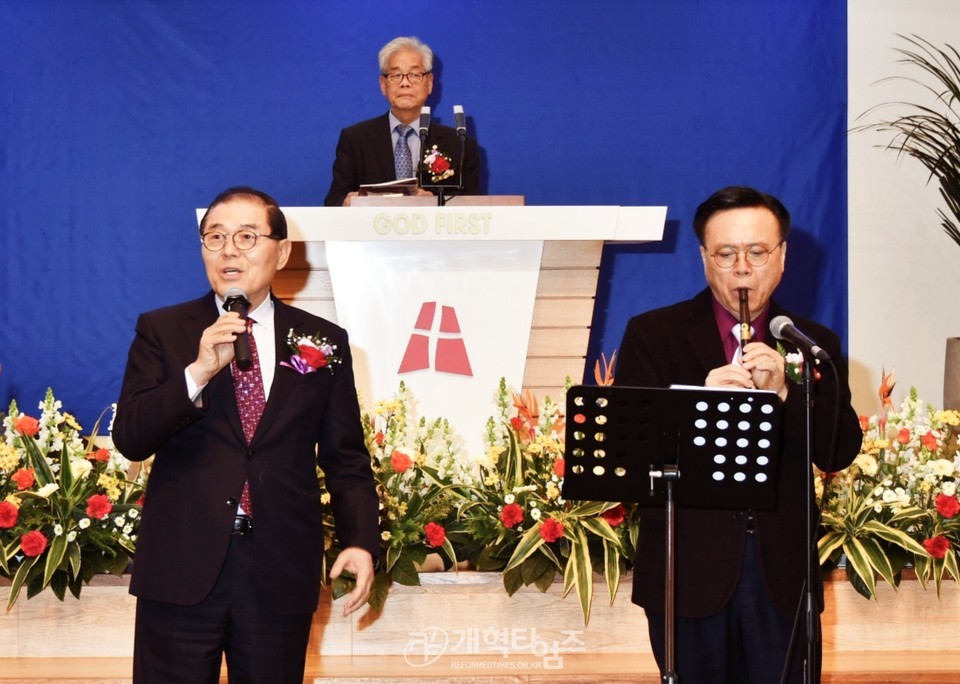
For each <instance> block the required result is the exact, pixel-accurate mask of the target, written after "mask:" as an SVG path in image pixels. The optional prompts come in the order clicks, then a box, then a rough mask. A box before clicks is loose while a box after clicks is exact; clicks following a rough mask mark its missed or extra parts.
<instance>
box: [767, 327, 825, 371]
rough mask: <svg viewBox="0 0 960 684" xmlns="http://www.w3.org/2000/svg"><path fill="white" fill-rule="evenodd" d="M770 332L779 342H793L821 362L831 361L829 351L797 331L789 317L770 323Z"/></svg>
mask: <svg viewBox="0 0 960 684" xmlns="http://www.w3.org/2000/svg"><path fill="white" fill-rule="evenodd" d="M770 332H771V333H772V334H773V336H774V337H776V338H777V339H778V340H786V341H787V342H792V343H793V344H795V345H797V346H798V347H800V348H801V349H806V350H807V351H809V352H810V353H811V354H813V356H814V357H816V358H818V359H820V360H821V361H829V360H830V355H829V354H828V353H827V351H826V350H825V349H823V348H822V347H821V346H820V345H818V344H817V343H816V342H814V341H813V340H811V339H810V338H809V337H807V336H806V335H804V334H803V333H802V332H800V331H799V330H797V328H796V326H795V325H794V324H793V321H791V320H790V318H789V316H777V317H776V318H774V319H773V320H772V321H770Z"/></svg>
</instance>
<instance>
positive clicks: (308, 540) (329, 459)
mask: <svg viewBox="0 0 960 684" xmlns="http://www.w3.org/2000/svg"><path fill="white" fill-rule="evenodd" d="M274 303H275V306H276V310H275V321H274V322H275V327H276V344H277V364H278V365H277V368H276V371H275V375H274V380H273V385H272V387H271V390H270V396H269V399H268V401H267V404H266V407H265V409H264V412H263V416H262V418H261V420H260V423H259V426H258V428H257V432H256V434H255V435H254V437H253V440H252V442H251V443H250V444H249V445H248V444H247V443H246V440H245V438H244V436H243V428H242V426H241V423H240V416H239V413H238V411H237V403H236V398H235V394H234V388H233V378H232V376H231V374H230V368H229V367H227V368H224V369H223V370H222V371H221V372H220V373H219V374H217V375H216V376H215V377H214V378H213V379H212V380H211V381H210V382H209V383H208V384H207V386H206V387H205V388H204V389H203V391H202V394H201V398H202V406H203V407H202V408H198V407H197V406H196V405H195V404H194V403H193V402H192V401H190V399H189V397H188V396H187V386H186V380H185V378H184V369H185V368H186V367H187V366H188V365H189V364H190V363H192V362H193V361H194V360H195V359H196V355H197V349H198V345H199V341H200V336H201V334H202V332H203V330H204V329H205V328H207V327H208V326H210V325H211V324H212V323H213V322H214V321H215V320H216V317H217V308H216V303H215V300H214V296H213V293H212V292H211V293H208V294H207V295H206V296H204V297H202V298H200V299H197V300H194V301H192V302H187V303H184V304H179V305H176V306H171V307H168V308H164V309H159V310H156V311H152V312H150V313H146V314H143V315H142V316H140V318H139V320H138V321H137V329H136V333H137V334H136V338H135V339H134V341H133V344H132V346H131V348H130V355H129V359H128V362H127V369H126V374H125V376H124V380H123V388H122V390H121V394H120V400H119V403H118V406H117V415H116V420H115V421H114V426H113V427H114V430H113V438H114V442H115V444H116V446H117V448H118V449H119V450H120V451H121V452H122V453H123V454H124V455H125V456H126V457H127V458H130V459H132V460H137V461H139V460H143V459H145V458H147V457H149V456H150V455H151V454H155V455H156V458H155V459H154V463H153V467H152V470H151V472H150V477H149V480H148V483H147V492H146V499H145V502H144V508H143V519H142V521H141V526H140V533H139V538H138V541H137V552H136V557H135V559H134V569H133V578H132V581H131V583H130V591H131V593H132V594H134V595H136V596H139V597H142V598H146V599H151V600H155V601H165V602H169V603H174V604H179V605H192V604H196V603H198V602H199V601H201V600H202V599H203V598H204V597H205V596H206V595H207V594H208V592H209V591H210V590H211V588H212V587H213V585H214V582H215V581H216V579H217V575H218V574H219V572H220V568H221V566H222V565H223V561H224V558H225V556H226V553H227V547H228V545H229V544H230V537H231V531H232V525H233V518H234V515H235V514H236V512H237V501H238V500H239V498H240V490H241V488H242V486H243V482H244V481H245V480H248V481H249V482H250V493H251V497H252V499H253V502H254V509H255V511H254V512H255V519H254V533H253V540H254V544H255V545H256V552H257V562H258V564H259V565H258V568H257V573H258V577H257V579H258V583H259V589H260V592H261V596H262V597H263V598H264V599H265V600H266V601H268V602H269V603H270V604H271V605H273V606H275V607H276V608H277V609H278V610H279V611H280V612H285V613H295V612H300V613H302V612H313V610H314V609H315V608H316V606H317V601H318V598H319V592H320V581H321V572H322V567H323V547H324V536H323V521H322V509H321V504H320V490H319V485H318V482H317V472H316V468H317V465H318V464H319V465H320V467H321V468H322V469H323V471H324V474H325V476H326V484H327V487H328V488H329V490H330V493H331V497H332V506H333V513H334V516H335V520H336V528H337V536H338V538H339V540H340V543H341V545H342V546H343V547H347V546H361V547H363V548H365V549H367V550H368V551H370V553H371V554H373V557H374V559H375V560H376V558H377V555H378V545H379V532H378V524H377V516H378V512H377V509H378V501H377V495H376V492H375V489H374V481H373V475H372V472H371V466H370V455H369V453H368V451H367V449H366V447H365V445H364V440H363V431H362V427H361V423H360V410H359V406H358V401H357V394H356V389H355V387H354V376H353V368H352V365H351V354H350V345H349V342H348V339H347V333H346V331H345V330H343V329H342V328H340V327H338V326H336V325H334V324H333V323H330V322H329V321H326V320H324V319H322V318H318V317H317V316H313V315H311V314H308V313H306V312H304V311H301V310H300V309H296V308H294V307H291V306H288V305H286V304H284V303H283V302H280V301H278V300H275V301H274ZM291 328H292V329H294V330H296V331H297V332H298V333H301V334H307V335H313V334H316V333H319V334H320V335H324V336H326V337H327V338H329V339H330V341H331V342H332V343H333V344H335V345H336V354H337V355H338V356H340V357H341V358H342V359H343V362H342V364H340V365H339V366H335V367H334V368H335V370H334V372H333V373H332V374H331V373H330V371H329V370H327V369H319V370H318V371H317V372H315V373H309V374H306V375H301V374H299V373H298V372H297V371H295V370H293V369H291V368H286V367H283V366H280V365H279V363H280V362H281V361H289V359H290V356H291V354H292V351H291V350H290V349H289V347H288V346H287V343H286V337H287V333H288V331H289V330H290V329H291ZM318 448H319V451H318Z"/></svg>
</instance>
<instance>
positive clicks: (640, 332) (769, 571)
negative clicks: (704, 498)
mask: <svg viewBox="0 0 960 684" xmlns="http://www.w3.org/2000/svg"><path fill="white" fill-rule="evenodd" d="M693 225H694V230H695V232H696V235H697V238H698V240H699V242H700V258H701V261H702V262H703V270H704V275H705V276H706V281H707V285H708V287H707V288H706V289H705V290H703V291H701V292H700V293H699V294H697V295H696V296H695V297H694V298H693V299H690V300H688V301H684V302H680V303H678V304H674V305H672V306H668V307H665V308H661V309H657V310H654V311H650V312H647V313H644V314H641V315H639V316H636V317H634V318H633V319H631V320H630V322H629V323H628V325H627V329H626V332H625V334H624V336H623V341H622V343H621V346H620V360H619V363H618V366H617V372H616V384H617V385H625V386H635V387H669V386H670V385H674V384H676V385H699V386H706V387H734V388H746V389H765V390H771V391H774V392H776V393H777V395H778V396H779V397H780V399H781V401H782V402H783V403H782V414H781V429H782V433H781V441H780V449H779V454H778V455H779V458H780V466H779V480H778V482H777V508H776V509H775V510H772V511H753V510H749V509H747V510H738V511H731V510H707V509H696V508H687V507H684V508H680V509H679V510H678V513H677V519H676V520H677V528H676V537H675V538H676V547H675V562H676V584H675V588H676V613H675V615H676V618H677V619H676V641H675V644H676V649H675V656H676V658H675V666H676V673H675V674H677V675H678V676H679V678H680V681H682V682H683V684H718V683H723V682H726V683H728V684H730V683H732V682H737V683H744V684H749V683H752V684H768V683H770V682H774V683H775V682H780V681H783V680H781V678H780V677H781V671H782V669H783V667H784V663H785V662H786V660H787V648H788V644H789V643H790V640H791V632H792V630H793V626H794V621H795V618H796V617H797V614H798V609H799V608H800V606H801V598H802V597H803V596H804V595H805V578H806V575H807V564H806V558H807V556H806V552H807V551H808V549H807V548H806V539H807V535H806V531H805V524H806V519H807V510H808V507H811V511H812V513H813V520H814V521H816V519H817V517H816V511H815V510H814V509H813V508H812V507H813V502H814V495H813V492H811V491H808V487H807V484H806V483H807V478H806V472H805V471H806V439H805V435H806V432H805V426H806V422H805V418H806V412H805V406H804V404H805V402H804V392H803V391H802V388H801V386H800V385H799V384H795V383H793V381H791V380H788V378H787V374H786V368H785V359H784V356H782V355H781V354H780V353H779V352H778V350H777V341H776V340H775V339H772V338H773V335H772V333H770V331H768V330H767V326H768V324H769V322H770V321H772V320H773V319H774V318H775V317H778V316H789V317H790V318H791V319H792V321H793V322H794V324H795V325H796V327H797V328H798V329H801V330H803V331H805V332H806V333H807V334H809V335H810V336H811V337H812V338H813V339H815V340H816V341H817V343H818V344H819V345H820V347H822V349H824V350H826V352H827V353H828V354H829V356H830V358H831V359H832V360H833V364H834V365H835V367H836V373H834V372H832V370H831V369H830V368H829V367H828V364H824V363H821V364H820V366H819V367H818V372H817V377H818V380H817V381H816V382H815V383H814V393H815V406H814V413H813V418H814V421H813V422H814V445H813V456H814V462H815V463H816V465H817V466H818V467H819V468H821V469H823V470H824V471H828V472H832V471H837V470H840V469H842V468H845V467H846V466H848V465H849V464H850V463H851V462H852V461H853V459H854V458H855V457H856V455H857V453H858V451H859V448H860V442H861V437H862V435H861V431H860V427H859V423H858V419H857V415H856V413H855V412H854V410H853V408H852V407H851V405H850V390H849V387H848V384H847V363H846V361H845V359H843V357H842V355H841V349H840V341H839V339H838V338H837V336H836V335H835V334H834V333H833V332H831V331H830V330H828V329H827V328H825V327H823V326H821V325H818V324H817V323H815V322H813V321H811V320H807V319H805V318H801V317H799V316H794V315H793V314H789V313H788V312H786V311H785V310H784V309H783V308H782V307H781V306H780V305H778V304H777V303H776V302H775V301H774V300H773V299H772V295H773V293H774V290H775V289H776V287H777V285H778V284H779V282H780V278H781V276H782V275H783V272H784V267H785V265H786V252H787V236H788V233H789V231H790V214H789V213H788V212H787V210H786V208H785V207H784V206H783V205H782V204H781V203H780V201H779V200H777V199H776V198H775V197H772V196H770V195H767V194H765V193H761V192H758V191H756V190H754V189H752V188H744V187H730V188H725V189H722V190H719V191H718V192H716V193H714V194H713V195H712V196H711V197H710V198H708V199H707V200H706V201H704V202H703V203H702V204H701V205H700V206H699V207H698V209H697V211H696V214H695V217H694V222H693ZM740 290H745V296H744V297H743V299H742V300H741V295H740ZM741 301H742V306H743V308H741ZM744 317H749V319H750V322H751V323H752V341H750V342H749V343H747V344H745V345H743V346H742V348H741V344H740V340H739V339H738V337H735V336H734V334H733V333H734V331H736V330H739V329H741V324H742V323H743V321H742V318H744ZM750 327H751V326H750V325H749V324H748V325H747V328H748V329H749V328H750ZM784 346H785V347H792V345H791V344H790V343H789V342H787V343H784ZM835 410H838V411H839V419H840V420H839V429H838V432H837V439H836V447H837V448H836V455H835V458H834V459H833V460H832V461H831V460H830V455H831V454H832V453H833V449H832V447H833V444H832V440H831V438H832V437H833V436H834V413H835ZM678 486H681V487H682V486H683V479H682V473H681V479H680V480H679V484H678ZM812 538H813V539H814V540H815V539H816V535H812ZM815 546H816V545H815V543H814V544H813V547H814V548H812V549H810V551H811V552H812V553H813V554H814V555H813V559H814V563H816V558H817V556H816V548H815ZM665 548H666V539H665V525H664V511H663V509H662V508H643V509H641V523H640V539H639V541H638V544H637V554H636V564H635V568H634V586H633V601H634V602H635V603H637V604H639V605H640V606H642V607H643V608H644V610H645V611H646V614H647V619H648V623H649V632H650V642H651V645H652V647H653V652H654V655H655V656H656V658H657V661H658V663H659V665H660V667H661V670H662V669H663V667H664V653H665V633H664V610H665V607H664V593H665V592H664V576H665V560H664V552H665ZM816 569H817V572H816V574H815V580H814V584H815V587H814V590H815V591H814V593H815V595H816V599H817V601H818V604H819V605H818V607H819V610H820V611H822V609H823V585H822V581H821V578H820V574H819V564H817V568H816ZM818 612H819V611H818ZM804 617H805V614H803V613H801V615H800V620H799V625H800V630H799V634H798V637H797V638H796V639H795V642H794V646H793V651H792V658H791V659H790V666H789V673H788V677H787V679H786V680H785V681H788V682H791V683H794V682H797V683H799V682H802V681H813V682H816V681H819V667H818V666H819V660H820V658H819V650H820V644H819V642H818V643H817V644H816V654H815V657H814V660H815V666H817V669H816V671H815V672H813V673H811V676H810V677H808V678H807V679H804V678H803V672H802V666H803V660H805V658H804V656H805V652H806V644H807V641H806V638H805V630H804V629H803V624H804ZM817 634H819V629H817Z"/></svg>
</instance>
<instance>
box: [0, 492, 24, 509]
mask: <svg viewBox="0 0 960 684" xmlns="http://www.w3.org/2000/svg"><path fill="white" fill-rule="evenodd" d="M4 501H6V502H7V503H8V504H11V505H12V506H13V507H14V508H20V503H21V501H20V497H18V496H17V495H16V494H11V495H10V496H8V497H7V498H6V499H4Z"/></svg>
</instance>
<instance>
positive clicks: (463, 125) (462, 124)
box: [453, 105, 467, 144]
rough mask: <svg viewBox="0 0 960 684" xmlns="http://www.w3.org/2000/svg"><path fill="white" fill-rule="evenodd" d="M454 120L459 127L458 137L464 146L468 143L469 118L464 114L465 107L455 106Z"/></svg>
mask: <svg viewBox="0 0 960 684" xmlns="http://www.w3.org/2000/svg"><path fill="white" fill-rule="evenodd" d="M453 120H454V123H455V125H456V127H457V137H458V138H460V143H461V144H463V143H465V142H466V141H467V117H466V116H465V115H464V113H463V105H453Z"/></svg>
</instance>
